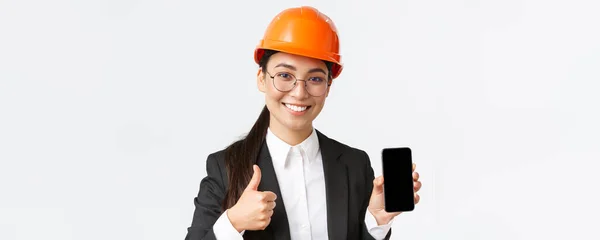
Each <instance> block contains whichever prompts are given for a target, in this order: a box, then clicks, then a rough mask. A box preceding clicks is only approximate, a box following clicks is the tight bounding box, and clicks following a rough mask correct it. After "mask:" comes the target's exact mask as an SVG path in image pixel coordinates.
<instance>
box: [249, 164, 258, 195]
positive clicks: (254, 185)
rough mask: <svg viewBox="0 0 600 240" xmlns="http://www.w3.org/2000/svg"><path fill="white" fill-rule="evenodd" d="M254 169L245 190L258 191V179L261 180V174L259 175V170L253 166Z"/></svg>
mask: <svg viewBox="0 0 600 240" xmlns="http://www.w3.org/2000/svg"><path fill="white" fill-rule="evenodd" d="M253 169H254V174H252V179H250V183H248V186H247V187H246V190H254V191H256V190H258V185H259V184H260V178H261V173H260V168H259V167H258V166H257V165H256V164H255V165H254V166H253Z"/></svg>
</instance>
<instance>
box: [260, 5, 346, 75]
mask: <svg viewBox="0 0 600 240" xmlns="http://www.w3.org/2000/svg"><path fill="white" fill-rule="evenodd" d="M264 49H269V50H276V51H280V52H286V53H290V54H296V55H300V56H305V57H311V58H316V59H321V60H325V61H329V62H332V63H333V66H332V67H331V77H332V78H336V77H338V76H339V75H340V73H341V72H342V63H341V61H340V58H341V57H340V41H339V38H338V34H337V29H336V27H335V25H334V24H333V21H331V19H330V18H329V17H327V16H326V15H325V14H323V13H321V12H319V10H317V9H316V8H314V7H307V6H302V7H296V8H288V9H285V10H283V11H282V12H280V13H279V14H277V16H275V18H273V20H272V21H271V23H270V24H269V26H268V27H267V30H266V31H265V34H264V36H263V39H261V40H260V43H259V44H258V46H256V49H255V50H254V61H255V62H256V63H257V64H258V63H259V62H260V59H261V58H262V56H263V55H264Z"/></svg>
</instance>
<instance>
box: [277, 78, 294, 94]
mask: <svg viewBox="0 0 600 240" xmlns="http://www.w3.org/2000/svg"><path fill="white" fill-rule="evenodd" d="M273 81H274V83H275V88H277V90H279V91H282V92H287V91H290V90H292V88H294V82H296V78H295V77H294V76H292V75H291V74H289V73H277V74H275V76H274V77H273Z"/></svg>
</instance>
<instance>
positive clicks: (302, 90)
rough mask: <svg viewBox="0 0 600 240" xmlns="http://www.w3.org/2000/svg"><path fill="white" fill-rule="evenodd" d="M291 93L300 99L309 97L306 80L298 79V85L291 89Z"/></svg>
mask: <svg viewBox="0 0 600 240" xmlns="http://www.w3.org/2000/svg"><path fill="white" fill-rule="evenodd" d="M290 94H291V95H292V96H294V97H296V98H299V99H304V98H307V97H308V89H306V81H304V80H296V86H294V88H293V89H292V91H290Z"/></svg>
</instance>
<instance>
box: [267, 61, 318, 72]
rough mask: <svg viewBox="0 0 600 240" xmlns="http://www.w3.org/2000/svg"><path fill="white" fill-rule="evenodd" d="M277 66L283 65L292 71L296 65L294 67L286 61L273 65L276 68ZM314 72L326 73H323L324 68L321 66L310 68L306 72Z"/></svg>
mask: <svg viewBox="0 0 600 240" xmlns="http://www.w3.org/2000/svg"><path fill="white" fill-rule="evenodd" d="M278 67H284V68H288V69H291V70H293V71H296V67H294V66H292V65H289V64H287V63H280V64H277V65H276V66H275V68H278ZM315 72H321V73H323V74H327V73H325V70H323V69H322V68H313V69H311V70H309V71H308V73H315Z"/></svg>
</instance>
